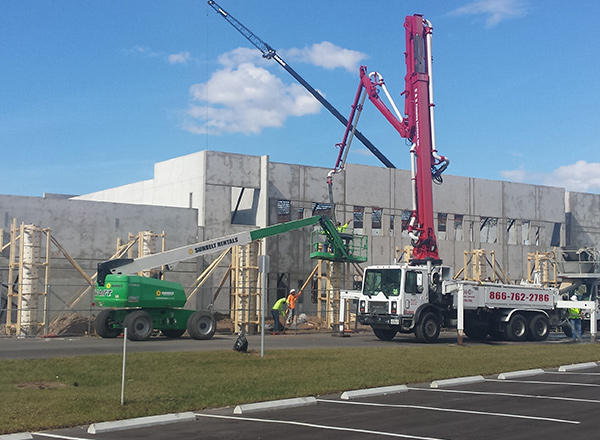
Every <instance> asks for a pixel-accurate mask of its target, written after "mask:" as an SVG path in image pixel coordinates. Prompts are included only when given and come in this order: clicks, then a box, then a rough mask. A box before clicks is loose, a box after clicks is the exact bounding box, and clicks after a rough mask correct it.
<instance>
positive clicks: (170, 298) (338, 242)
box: [94, 216, 367, 341]
mask: <svg viewBox="0 0 600 440" xmlns="http://www.w3.org/2000/svg"><path fill="white" fill-rule="evenodd" d="M317 224H319V225H320V228H316V229H315V230H313V232H312V234H311V244H310V257H311V258H315V259H325V260H330V261H340V262H350V263H363V262H365V261H367V237H366V236H361V235H352V234H340V233H339V232H338V231H337V230H336V228H335V226H334V225H333V223H332V222H331V220H330V219H329V218H327V217H325V216H313V217H309V218H305V219H301V220H294V221H290V222H286V223H279V224H276V225H273V226H268V227H266V228H261V229H256V230H254V231H246V232H240V233H237V234H232V235H228V236H225V237H219V238H215V239H212V240H207V241H203V242H201V243H196V244H192V245H188V246H182V247H179V248H176V249H171V250H169V251H165V252H161V253H158V254H153V255H148V256H145V257H140V258H136V259H131V258H122V259H115V260H108V261H105V262H102V263H99V264H98V276H97V281H96V292H95V297H94V299H95V303H96V304H97V305H98V306H100V307H109V308H108V309H105V310H103V311H101V312H100V313H99V314H98V316H97V317H96V321H95V323H94V328H95V330H96V333H97V334H98V335H99V336H101V337H103V338H116V337H117V336H119V335H120V334H121V333H122V332H123V328H125V327H127V333H128V338H129V339H131V340H133V341H143V340H147V339H149V338H150V336H152V333H153V331H154V329H156V330H160V331H161V333H162V334H163V335H165V336H167V337H172V338H176V337H180V336H181V335H183V334H184V333H185V331H186V330H187V332H188V334H189V335H190V336H191V337H192V338H194V339H210V338H212V336H213V335H214V333H215V329H216V322H215V319H214V317H213V315H212V314H211V313H210V312H208V311H196V310H189V309H184V308H183V307H184V306H185V303H186V301H187V297H186V294H185V292H184V289H183V286H182V285H181V284H179V283H175V282H172V281H166V280H163V279H159V278H150V277H142V276H138V275H135V274H136V273H138V272H140V271H143V270H149V269H153V268H157V267H165V268H166V269H167V270H168V269H169V265H172V264H174V263H178V262H180V261H183V260H187V259H190V258H196V257H200V256H202V255H205V254H209V253H213V252H219V251H223V250H225V249H228V248H231V247H233V246H239V245H245V244H248V243H251V242H252V241H254V240H260V239H262V238H265V237H271V236H274V235H278V234H283V233H285V232H289V231H293V230H295V229H300V228H304V227H306V226H315V225H317Z"/></svg>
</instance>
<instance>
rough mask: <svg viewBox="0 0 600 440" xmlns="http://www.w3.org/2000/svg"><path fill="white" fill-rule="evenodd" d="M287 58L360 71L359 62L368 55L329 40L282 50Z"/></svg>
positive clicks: (330, 67)
mask: <svg viewBox="0 0 600 440" xmlns="http://www.w3.org/2000/svg"><path fill="white" fill-rule="evenodd" d="M281 56H282V57H283V58H285V59H290V60H293V61H300V62H304V63H310V64H314V65H315V66H319V67H323V68H325V69H329V70H332V69H335V68H338V67H342V68H344V69H346V70H347V71H349V72H351V73H356V72H357V71H358V66H359V63H360V62H361V61H362V60H364V59H366V58H367V55H366V54H364V53H362V52H358V51H356V50H351V49H344V48H343V47H339V46H336V45H335V44H333V43H330V42H329V41H323V42H322V43H317V44H313V45H312V46H310V47H305V48H304V49H288V50H285V51H282V52H281Z"/></svg>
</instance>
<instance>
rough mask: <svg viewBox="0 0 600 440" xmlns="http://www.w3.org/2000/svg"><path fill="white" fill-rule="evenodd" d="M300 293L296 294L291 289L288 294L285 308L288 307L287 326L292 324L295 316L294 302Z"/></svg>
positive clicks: (294, 290)
mask: <svg viewBox="0 0 600 440" xmlns="http://www.w3.org/2000/svg"><path fill="white" fill-rule="evenodd" d="M301 293H302V291H300V292H298V293H296V289H291V290H290V294H289V295H288V297H287V299H286V301H285V302H286V303H287V307H288V316H287V321H286V323H287V324H291V323H292V322H294V316H295V314H296V300H297V299H298V297H299V296H300V294H301Z"/></svg>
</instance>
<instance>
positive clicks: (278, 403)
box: [233, 397, 317, 414]
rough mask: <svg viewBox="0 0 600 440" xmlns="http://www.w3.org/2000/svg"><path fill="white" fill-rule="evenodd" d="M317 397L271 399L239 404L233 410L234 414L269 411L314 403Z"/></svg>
mask: <svg viewBox="0 0 600 440" xmlns="http://www.w3.org/2000/svg"><path fill="white" fill-rule="evenodd" d="M316 403H317V399H316V398H314V397H298V398H297V399H283V400H271V401H270V402H259V403H248V404H246V405H238V406H236V407H235V409H234V410H233V413H234V414H246V413H249V412H255V411H268V410H271V409H283V408H294V407H297V406H307V405H314V404H316Z"/></svg>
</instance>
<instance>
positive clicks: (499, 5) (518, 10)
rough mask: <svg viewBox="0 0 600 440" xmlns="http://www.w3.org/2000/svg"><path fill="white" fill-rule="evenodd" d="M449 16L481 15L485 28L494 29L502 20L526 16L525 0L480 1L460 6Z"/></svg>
mask: <svg viewBox="0 0 600 440" xmlns="http://www.w3.org/2000/svg"><path fill="white" fill-rule="evenodd" d="M449 14H450V15H483V16H485V17H486V20H485V22H486V26H487V27H494V26H496V25H497V24H498V23H500V22H501V21H503V20H506V19H511V18H519V17H523V16H525V15H527V2H526V0H481V1H478V2H474V3H470V4H468V5H466V6H462V7H460V8H458V9H455V10H453V11H451V12H450V13H449Z"/></svg>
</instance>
